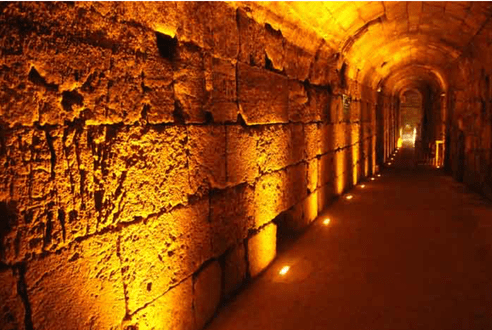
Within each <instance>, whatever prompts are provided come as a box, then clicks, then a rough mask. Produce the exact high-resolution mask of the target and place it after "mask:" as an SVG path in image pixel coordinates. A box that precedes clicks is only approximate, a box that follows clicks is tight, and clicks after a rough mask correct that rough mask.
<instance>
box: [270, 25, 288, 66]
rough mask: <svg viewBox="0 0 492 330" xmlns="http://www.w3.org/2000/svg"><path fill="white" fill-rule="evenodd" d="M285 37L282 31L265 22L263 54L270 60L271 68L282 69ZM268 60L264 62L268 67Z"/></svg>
mask: <svg viewBox="0 0 492 330" xmlns="http://www.w3.org/2000/svg"><path fill="white" fill-rule="evenodd" d="M284 43H285V39H284V38H283V36H282V31H280V30H275V29H274V28H273V27H272V26H271V25H270V24H268V23H266V24H265V55H266V56H267V58H268V61H270V64H271V69H274V70H277V71H283V69H284V61H285V51H284ZM267 63H268V62H266V63H265V65H266V67H267V68H268V64H267Z"/></svg>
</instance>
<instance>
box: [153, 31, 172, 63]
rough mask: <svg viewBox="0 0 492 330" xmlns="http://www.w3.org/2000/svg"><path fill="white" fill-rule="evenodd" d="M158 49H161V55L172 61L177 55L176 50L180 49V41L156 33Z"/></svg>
mask: <svg viewBox="0 0 492 330" xmlns="http://www.w3.org/2000/svg"><path fill="white" fill-rule="evenodd" d="M155 36H156V40H157V48H158V49H159V54H160V55H161V56H162V57H164V58H165V59H168V60H170V61H172V60H173V59H174V57H175V55H176V48H177V47H178V40H177V39H176V38H173V37H171V36H168V35H166V34H163V33H160V32H156V33H155Z"/></svg>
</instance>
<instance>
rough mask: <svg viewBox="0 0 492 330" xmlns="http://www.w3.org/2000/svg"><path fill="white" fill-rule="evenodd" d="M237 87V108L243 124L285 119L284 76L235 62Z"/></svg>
mask: <svg viewBox="0 0 492 330" xmlns="http://www.w3.org/2000/svg"><path fill="white" fill-rule="evenodd" d="M238 90H239V95H238V98H239V106H240V111H241V113H242V115H243V118H244V120H245V121H246V123H247V124H250V125H253V124H265V123H269V124H272V123H286V122H287V121H288V102H289V93H288V80H287V78H285V77H284V76H282V75H279V74H276V73H273V72H270V71H267V70H265V69H259V68H255V67H251V66H249V65H246V64H243V63H238ZM272 95H275V97H272Z"/></svg>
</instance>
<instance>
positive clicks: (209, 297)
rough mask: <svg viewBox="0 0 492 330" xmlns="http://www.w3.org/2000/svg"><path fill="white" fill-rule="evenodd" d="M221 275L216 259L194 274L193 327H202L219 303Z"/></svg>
mask: <svg viewBox="0 0 492 330" xmlns="http://www.w3.org/2000/svg"><path fill="white" fill-rule="evenodd" d="M221 276H222V270H221V268H220V265H219V263H218V262H217V261H213V262H212V263H210V264H209V265H207V266H206V267H205V268H204V269H203V270H201V271H200V272H199V273H198V274H197V275H196V278H195V280H194V283H193V285H194V287H193V292H194V310H195V329H202V328H203V326H204V325H205V324H206V323H207V322H208V321H209V320H210V319H211V318H212V316H213V315H214V313H215V310H216V309H217V306H218V305H219V302H220V298H221V287H222V282H221V281H222V278H221Z"/></svg>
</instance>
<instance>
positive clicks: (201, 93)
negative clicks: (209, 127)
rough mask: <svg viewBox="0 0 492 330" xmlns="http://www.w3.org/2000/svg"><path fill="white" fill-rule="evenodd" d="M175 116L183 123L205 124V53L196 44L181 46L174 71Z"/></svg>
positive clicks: (178, 49) (178, 48)
mask: <svg viewBox="0 0 492 330" xmlns="http://www.w3.org/2000/svg"><path fill="white" fill-rule="evenodd" d="M173 74H174V75H173V79H174V97H175V99H176V105H177V108H176V109H175V113H174V116H175V118H176V120H177V121H178V122H181V123H204V122H205V121H206V116H205V109H204V103H205V100H206V87H205V66H204V54H203V51H202V50H201V49H200V48H199V47H197V46H196V45H194V44H191V43H186V44H179V46H178V47H177V55H176V60H175V64H174V71H173Z"/></svg>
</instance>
